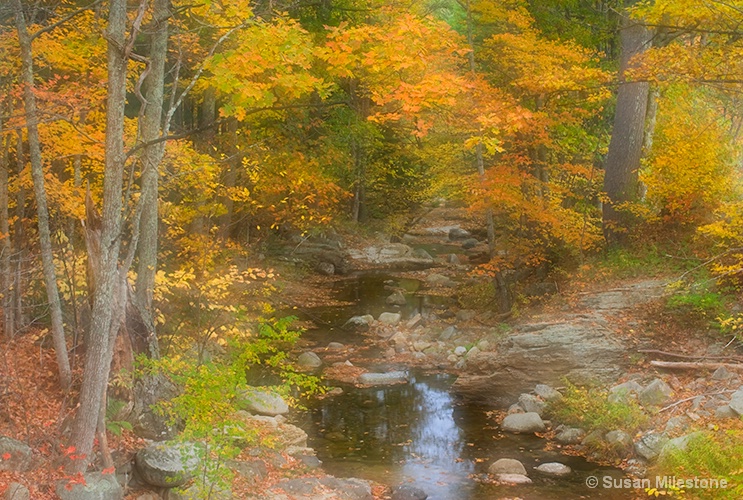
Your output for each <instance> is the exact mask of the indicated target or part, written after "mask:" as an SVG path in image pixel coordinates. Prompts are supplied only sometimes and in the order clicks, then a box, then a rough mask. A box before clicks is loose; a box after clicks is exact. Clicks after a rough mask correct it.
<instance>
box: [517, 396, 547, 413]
mask: <svg viewBox="0 0 743 500" xmlns="http://www.w3.org/2000/svg"><path fill="white" fill-rule="evenodd" d="M519 405H521V407H522V408H523V409H524V410H525V411H526V412H527V413H528V412H533V413H536V414H538V415H539V416H540V417H541V416H542V415H543V414H544V411H545V410H546V409H547V403H545V402H544V401H542V400H541V399H539V398H538V397H536V396H534V395H532V394H521V395H520V396H519Z"/></svg>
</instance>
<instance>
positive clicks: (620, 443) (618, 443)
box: [604, 429, 634, 452]
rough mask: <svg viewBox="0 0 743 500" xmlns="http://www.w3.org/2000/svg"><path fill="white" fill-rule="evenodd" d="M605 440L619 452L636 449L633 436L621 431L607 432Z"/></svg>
mask: <svg viewBox="0 0 743 500" xmlns="http://www.w3.org/2000/svg"><path fill="white" fill-rule="evenodd" d="M604 439H606V442H607V443H608V444H609V446H611V447H612V448H614V449H615V450H616V451H618V452H628V451H630V450H632V448H633V447H634V442H633V441H632V436H630V435H629V434H627V433H626V432H624V431H622V430H619V429H617V430H613V431H609V432H607V433H606V435H605V436H604Z"/></svg>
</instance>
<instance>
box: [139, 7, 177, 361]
mask: <svg viewBox="0 0 743 500" xmlns="http://www.w3.org/2000/svg"><path fill="white" fill-rule="evenodd" d="M153 9H154V11H153V26H152V41H151V43H150V54H149V59H150V61H149V73H148V75H147V78H146V79H145V85H146V96H145V99H146V101H147V102H146V103H145V104H144V106H145V110H144V115H143V116H142V122H141V136H142V140H143V141H144V142H149V141H153V140H155V139H157V138H158V137H159V136H160V134H161V130H162V125H161V124H162V110H163V93H164V83H165V59H166V57H167V51H168V19H169V17H170V1H169V0H155V3H154V6H153ZM164 153H165V143H164V142H160V143H157V144H153V145H150V146H147V147H146V148H145V149H144V152H143V154H142V195H141V196H142V216H141V217H142V218H141V220H140V226H139V242H138V247H137V249H138V253H139V261H138V266H137V281H136V283H135V290H136V304H137V307H138V308H139V309H140V314H141V316H142V318H143V320H144V324H145V326H146V327H147V329H148V330H149V335H148V338H149V339H151V341H152V345H151V346H150V349H149V351H150V352H148V354H149V355H150V356H153V357H157V356H158V348H157V337H156V336H155V321H154V315H153V311H152V295H153V291H154V289H155V274H156V272H157V250H158V245H157V242H158V220H159V213H158V208H159V203H158V202H159V196H158V186H159V176H160V171H159V167H160V162H161V161H162V158H163V154H164Z"/></svg>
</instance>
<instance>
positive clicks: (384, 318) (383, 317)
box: [379, 312, 402, 325]
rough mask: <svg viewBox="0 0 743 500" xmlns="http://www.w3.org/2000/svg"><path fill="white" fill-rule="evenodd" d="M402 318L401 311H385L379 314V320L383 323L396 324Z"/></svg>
mask: <svg viewBox="0 0 743 500" xmlns="http://www.w3.org/2000/svg"><path fill="white" fill-rule="evenodd" d="M400 319H402V315H401V314H400V313H392V312H383V313H382V314H380V315H379V322H380V323H382V324H383V325H396V324H398V323H399V322H400Z"/></svg>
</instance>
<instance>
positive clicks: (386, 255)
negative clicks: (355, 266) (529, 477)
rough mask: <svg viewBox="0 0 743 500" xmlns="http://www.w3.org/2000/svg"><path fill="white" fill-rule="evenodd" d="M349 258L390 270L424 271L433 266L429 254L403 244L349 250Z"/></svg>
mask: <svg viewBox="0 0 743 500" xmlns="http://www.w3.org/2000/svg"><path fill="white" fill-rule="evenodd" d="M348 256H349V257H351V258H352V259H355V260H360V261H366V262H368V263H369V264H374V265H377V266H380V267H385V268H388V269H424V268H427V267H430V266H431V265H433V263H434V260H433V258H432V257H431V256H430V255H429V254H428V252H422V251H415V250H413V249H412V248H411V247H409V246H408V245H404V244H402V243H387V244H385V245H382V246H370V247H367V248H365V249H363V250H360V251H359V250H348Z"/></svg>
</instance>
